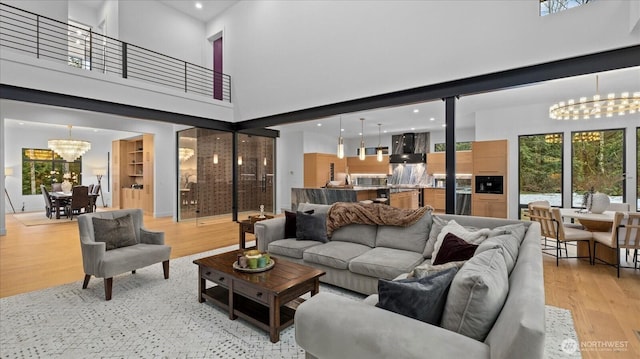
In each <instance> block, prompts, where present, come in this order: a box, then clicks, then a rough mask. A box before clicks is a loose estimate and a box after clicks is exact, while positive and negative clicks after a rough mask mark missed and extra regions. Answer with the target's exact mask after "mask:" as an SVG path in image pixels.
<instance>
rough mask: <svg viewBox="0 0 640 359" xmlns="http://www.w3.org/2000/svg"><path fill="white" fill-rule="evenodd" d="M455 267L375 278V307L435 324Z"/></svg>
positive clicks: (437, 321) (440, 314)
mask: <svg viewBox="0 0 640 359" xmlns="http://www.w3.org/2000/svg"><path fill="white" fill-rule="evenodd" d="M457 271H458V269H457V268H449V269H447V270H445V271H442V272H438V273H436V274H433V275H430V276H427V277H424V278H420V279H403V280H398V281H388V280H384V279H380V280H379V281H378V304H376V306H377V307H380V308H382V309H386V310H389V311H392V312H395V313H398V314H401V315H404V316H407V317H410V318H413V319H417V320H421V321H423V322H426V323H429V324H433V325H438V323H440V319H441V317H442V311H443V308H444V305H445V303H446V300H447V292H448V289H449V285H450V284H451V281H452V280H453V278H454V276H455V275H456V272H457Z"/></svg>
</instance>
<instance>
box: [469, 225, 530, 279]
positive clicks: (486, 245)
mask: <svg viewBox="0 0 640 359" xmlns="http://www.w3.org/2000/svg"><path fill="white" fill-rule="evenodd" d="M521 241H522V238H521V237H520V236H519V234H518V233H517V232H516V231H514V232H511V233H507V234H503V235H500V236H496V237H491V238H488V239H487V240H486V241H484V242H482V243H480V245H479V246H478V248H477V249H476V253H475V255H477V254H479V253H482V252H484V251H487V250H490V249H493V248H503V250H504V260H505V264H506V265H507V273H509V274H511V271H512V270H513V267H515V265H516V260H517V259H518V252H519V251H520V242H521Z"/></svg>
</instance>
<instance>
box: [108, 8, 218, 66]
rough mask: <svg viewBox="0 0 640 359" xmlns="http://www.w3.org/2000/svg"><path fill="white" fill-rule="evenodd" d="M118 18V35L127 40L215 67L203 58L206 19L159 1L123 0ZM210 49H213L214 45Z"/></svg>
mask: <svg viewBox="0 0 640 359" xmlns="http://www.w3.org/2000/svg"><path fill="white" fill-rule="evenodd" d="M118 22H119V38H120V40H122V41H124V42H128V43H131V44H134V45H137V46H141V47H144V48H147V49H149V50H153V51H157V52H159V53H161V54H166V55H169V56H172V57H175V58H178V59H180V60H184V61H187V62H191V63H193V64H196V65H200V66H205V67H207V68H209V69H211V68H213V66H212V64H211V63H209V64H206V63H205V62H204V61H205V59H206V57H205V55H204V51H205V49H206V45H207V40H206V36H205V25H204V23H202V22H200V21H198V20H196V19H194V18H192V17H189V16H187V15H185V14H183V13H181V12H179V11H176V10H175V9H173V8H171V7H168V6H167V5H165V4H163V3H162V2H160V1H149V0H136V1H120V2H119V8H118ZM209 51H213V50H212V47H209Z"/></svg>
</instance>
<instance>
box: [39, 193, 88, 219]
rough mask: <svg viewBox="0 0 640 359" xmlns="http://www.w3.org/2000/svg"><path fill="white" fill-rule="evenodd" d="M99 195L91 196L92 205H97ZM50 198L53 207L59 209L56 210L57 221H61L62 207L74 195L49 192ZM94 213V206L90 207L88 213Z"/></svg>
mask: <svg viewBox="0 0 640 359" xmlns="http://www.w3.org/2000/svg"><path fill="white" fill-rule="evenodd" d="M98 196H99V195H98V194H91V193H90V194H89V199H90V203H95V201H96V199H97V198H98ZM49 197H50V198H51V205H52V206H53V207H54V208H56V209H58V210H56V219H60V211H59V209H60V207H64V206H65V204H66V202H68V201H70V200H71V197H72V193H71V192H49ZM91 211H93V206H89V208H88V212H91Z"/></svg>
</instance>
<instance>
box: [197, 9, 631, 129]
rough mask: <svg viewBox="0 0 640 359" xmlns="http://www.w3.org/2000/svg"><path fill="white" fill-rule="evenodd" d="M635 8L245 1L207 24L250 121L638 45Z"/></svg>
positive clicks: (240, 111) (239, 108) (240, 116)
mask: <svg viewBox="0 0 640 359" xmlns="http://www.w3.org/2000/svg"><path fill="white" fill-rule="evenodd" d="M633 3H634V1H627V0H608V1H594V2H590V3H589V4H587V5H584V6H580V7H577V8H574V9H570V10H568V11H564V12H562V13H560V14H555V15H550V16H545V17H540V16H539V10H538V2H537V1H498V0H485V1H476V0H461V1H241V2H239V3H238V4H237V5H235V6H233V7H231V8H230V9H229V10H228V11H226V12H225V13H223V14H222V15H221V16H219V17H218V18H217V19H215V20H214V21H213V22H212V23H210V24H208V28H209V29H213V28H216V29H220V28H224V29H225V41H226V45H225V51H226V54H227V56H226V57H227V59H228V60H227V62H226V64H228V65H225V69H226V70H225V71H226V72H228V73H229V74H231V76H232V78H233V85H234V86H233V98H234V99H235V101H236V111H235V117H236V119H237V120H245V119H251V118H256V117H261V116H266V115H271V114H278V113H285V112H289V111H292V110H297V109H305V108H309V107H314V106H319V105H324V104H331V103H336V102H341V101H345V100H349V99H354V98H361V97H365V96H370V95H375V94H381V93H387V92H391V91H397V90H402V89H407V88H413V87H417V86H423V85H429V84H435V83H440V82H443V81H450V80H454V79H459V78H466V77H470V76H473V75H479V74H486V73H491V72H495V71H500V70H505V69H510V68H515V67H522V66H526V65H532V64H538V63H542V62H547V61H551V60H557V59H563V58H567V57H573V56H578V55H583V54H588V53H595V52H600V51H604V50H609V49H615V48H620V47H624V46H630V45H636V44H638V43H640V36H638V35H639V30H638V29H637V28H635V30H634V31H633V32H630V30H629V29H630V25H631V22H634V23H635V22H636V21H637V19H636V20H634V19H632V17H630V15H629V13H630V11H631V7H632V6H635V5H633ZM567 36H570V37H571V41H570V44H569V43H568V42H567Z"/></svg>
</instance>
